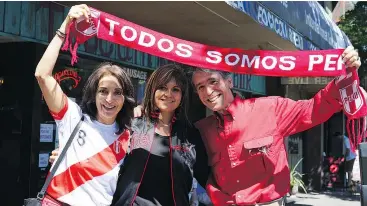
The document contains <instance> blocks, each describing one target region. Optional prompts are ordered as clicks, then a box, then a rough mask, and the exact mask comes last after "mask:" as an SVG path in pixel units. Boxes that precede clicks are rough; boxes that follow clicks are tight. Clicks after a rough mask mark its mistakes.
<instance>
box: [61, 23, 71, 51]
mask: <svg viewBox="0 0 367 206" xmlns="http://www.w3.org/2000/svg"><path fill="white" fill-rule="evenodd" d="M73 24H74V21H72V22H71V23H70V24H69V25H68V27H66V31H65V32H66V37H65V42H64V45H63V47H62V48H61V50H62V51H67V50H68V48H69V42H70V28H71V27H72V25H73ZM70 46H71V45H70Z"/></svg>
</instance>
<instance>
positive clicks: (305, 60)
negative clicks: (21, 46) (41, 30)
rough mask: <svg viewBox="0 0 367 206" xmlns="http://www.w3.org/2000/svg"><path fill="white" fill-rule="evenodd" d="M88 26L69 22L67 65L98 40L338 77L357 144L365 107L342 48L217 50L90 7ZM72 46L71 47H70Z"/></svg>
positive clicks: (216, 63) (253, 68)
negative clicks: (85, 45)
mask: <svg viewBox="0 0 367 206" xmlns="http://www.w3.org/2000/svg"><path fill="white" fill-rule="evenodd" d="M90 10H91V14H90V18H89V22H87V21H86V19H85V18H84V17H81V18H79V19H76V20H73V21H72V22H71V23H70V24H69V27H68V28H67V31H66V33H67V36H66V39H65V43H64V46H63V48H62V50H64V51H66V50H68V49H70V52H71V55H72V60H71V63H72V64H74V63H75V62H77V55H76V53H77V49H78V45H79V44H83V43H84V42H85V41H87V40H88V39H90V38H92V37H94V36H97V38H99V39H103V40H106V41H109V42H113V43H116V44H120V45H123V46H126V47H130V48H133V49H136V50H139V51H142V52H145V53H148V54H151V55H155V56H159V57H163V58H166V59H169V60H172V61H176V62H180V63H183V64H187V65H191V66H194V67H200V68H207V69H213V70H219V71H226V72H233V73H240V74H251V75H260V76H278V77H295V76H297V77H308V76H310V77H319V76H339V77H338V78H336V80H335V83H336V85H337V87H338V88H339V93H340V99H341V101H342V103H343V110H344V114H345V115H346V116H347V118H348V121H347V132H348V137H349V139H350V142H351V146H352V150H353V151H354V150H355V149H356V148H357V146H358V144H359V143H360V142H361V141H362V133H364V131H365V130H366V129H365V123H364V121H365V118H364V117H365V116H366V115H367V106H366V101H365V96H364V95H363V94H362V92H361V91H362V90H361V89H360V87H359V77H358V74H357V72H356V70H355V69H354V68H352V69H351V68H348V69H351V70H352V72H350V73H348V75H346V68H345V66H344V64H343V62H342V58H341V54H342V53H343V49H332V50H317V51H265V50H243V49H239V48H220V47H214V46H208V45H204V44H199V43H195V42H190V41H186V40H182V39H178V38H175V37H172V36H168V35H165V34H162V33H159V32H156V31H153V30H150V29H147V28H145V27H142V26H139V25H137V24H134V23H132V22H129V21H126V20H124V19H121V18H118V17H115V16H113V15H110V14H108V13H105V12H102V11H99V10H96V9H94V8H90ZM72 43H74V46H72Z"/></svg>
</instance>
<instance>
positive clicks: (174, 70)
mask: <svg viewBox="0 0 367 206" xmlns="http://www.w3.org/2000/svg"><path fill="white" fill-rule="evenodd" d="M172 79H174V80H175V81H176V84H177V85H178V87H180V89H181V92H182V98H181V102H180V106H179V107H178V108H177V109H176V110H175V115H176V118H177V119H178V120H182V121H183V122H187V123H188V122H189V120H188V116H187V110H188V109H187V105H188V103H189V85H188V79H187V77H186V75H185V73H184V71H183V68H181V67H180V66H178V65H174V64H167V65H164V66H160V67H158V68H157V69H156V70H155V71H154V72H153V73H152V74H151V76H150V77H149V80H148V82H147V86H146V87H145V94H144V101H143V110H144V113H145V117H146V118H147V119H148V120H149V121H150V122H154V121H155V119H154V118H152V115H151V114H153V113H155V112H156V105H155V102H154V94H155V92H156V91H157V89H158V88H159V87H161V86H164V85H166V84H167V83H168V82H170V81H171V80H172Z"/></svg>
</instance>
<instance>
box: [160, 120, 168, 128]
mask: <svg viewBox="0 0 367 206" xmlns="http://www.w3.org/2000/svg"><path fill="white" fill-rule="evenodd" d="M158 120H159V122H160V123H161V125H162V126H164V127H169V126H171V123H169V124H165V123H164V122H163V121H162V120H161V119H158Z"/></svg>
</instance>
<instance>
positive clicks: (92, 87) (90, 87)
mask: <svg viewBox="0 0 367 206" xmlns="http://www.w3.org/2000/svg"><path fill="white" fill-rule="evenodd" d="M106 75H112V76H114V77H116V78H117V80H118V81H119V83H120V84H121V86H122V90H123V95H124V99H125V100H124V105H123V106H122V109H121V110H120V111H119V113H118V114H117V117H116V123H117V125H118V128H119V129H118V131H117V134H119V133H122V132H123V131H124V130H125V129H128V128H130V127H131V121H132V118H133V117H134V107H135V100H134V86H133V84H132V82H131V79H130V77H129V76H128V75H127V73H126V72H125V70H123V69H122V68H121V67H119V66H117V65H114V64H112V63H110V62H105V63H102V64H100V65H99V66H98V67H97V69H96V70H95V71H94V72H93V73H92V74H91V75H90V76H89V78H88V80H87V82H86V83H85V86H84V88H83V97H82V101H81V109H82V111H83V113H86V114H88V115H89V116H90V117H91V118H92V119H93V120H95V119H96V116H97V106H96V95H97V89H98V84H99V80H100V79H101V78H102V77H104V76H106Z"/></svg>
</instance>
